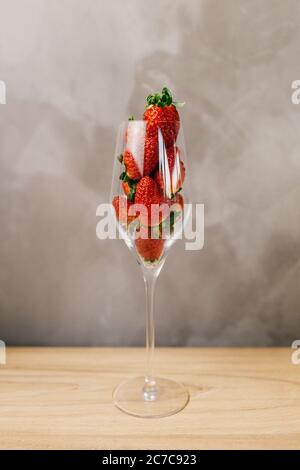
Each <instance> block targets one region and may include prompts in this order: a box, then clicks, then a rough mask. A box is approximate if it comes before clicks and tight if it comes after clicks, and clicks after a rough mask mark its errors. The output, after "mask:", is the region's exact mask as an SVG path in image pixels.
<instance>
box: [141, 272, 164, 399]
mask: <svg viewBox="0 0 300 470" xmlns="http://www.w3.org/2000/svg"><path fill="white" fill-rule="evenodd" d="M143 271H144V273H143V274H144V282H145V288H146V354H147V369H146V376H145V386H144V389H143V394H144V399H145V400H147V401H153V400H155V399H156V398H157V387H156V383H155V379H154V377H153V356H154V346H155V329H154V291H155V284H156V279H157V277H158V274H159V271H160V270H152V269H149V268H148V269H147V268H146V269H144V270H143Z"/></svg>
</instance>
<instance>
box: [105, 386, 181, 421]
mask: <svg viewBox="0 0 300 470" xmlns="http://www.w3.org/2000/svg"><path fill="white" fill-rule="evenodd" d="M151 387H153V390H152V389H151V390H150V392H149V385H146V388H145V377H135V378H134V379H130V380H127V381H126V382H122V383H121V384H120V385H118V386H117V388H116V389H115V390H114V392H113V400H114V403H115V405H116V406H117V408H119V409H120V410H122V411H124V412H125V413H128V414H130V415H133V416H138V417H140V418H162V417H163V416H170V415H173V414H175V413H178V411H180V410H182V409H183V408H184V407H185V406H186V405H187V403H188V401H189V393H188V391H187V390H186V389H185V388H184V387H183V386H182V385H181V384H179V383H177V382H175V381H174V380H170V379H163V378H160V377H158V378H155V387H154V386H153V384H151Z"/></svg>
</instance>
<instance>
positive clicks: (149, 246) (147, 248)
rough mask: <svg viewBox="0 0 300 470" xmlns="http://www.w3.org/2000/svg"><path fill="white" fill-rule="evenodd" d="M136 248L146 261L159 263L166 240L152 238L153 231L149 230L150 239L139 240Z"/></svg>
mask: <svg viewBox="0 0 300 470" xmlns="http://www.w3.org/2000/svg"><path fill="white" fill-rule="evenodd" d="M135 246H136V249H137V252H138V254H139V255H140V256H141V257H142V258H143V259H144V260H145V261H151V262H152V263H153V262H154V261H158V260H159V259H160V257H161V255H162V253H163V250H164V240H162V239H161V238H151V229H150V228H149V233H148V238H145V239H144V238H137V239H136V240H135Z"/></svg>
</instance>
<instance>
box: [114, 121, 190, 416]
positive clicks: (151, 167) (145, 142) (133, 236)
mask: <svg viewBox="0 0 300 470" xmlns="http://www.w3.org/2000/svg"><path fill="white" fill-rule="evenodd" d="M170 129H171V132H170ZM170 136H171V137H170ZM189 189H190V186H189V174H188V165H187V159H186V152H185V146H184V138H183V130H182V127H181V125H180V123H179V121H176V122H172V123H170V122H165V121H164V122H158V123H155V125H151V123H149V122H148V121H135V120H129V121H126V122H123V123H122V124H121V126H120V128H119V133H118V138H117V145H116V158H115V164H114V170H113V181H112V189H111V201H112V206H113V207H114V211H113V213H114V216H115V219H116V221H117V226H118V229H119V232H120V235H121V238H123V239H124V241H125V243H126V245H127V246H128V248H129V249H130V251H131V252H132V253H133V254H134V256H135V258H136V259H137V261H138V263H139V265H140V267H141V270H142V274H143V278H144V283H145V289H146V351H147V364H146V371H145V375H144V376H141V377H136V378H133V379H129V380H127V381H125V382H122V383H121V384H120V385H119V386H118V387H117V388H116V389H115V390H114V393H113V400H114V403H115V405H116V406H117V407H118V408H119V409H121V410H122V411H124V412H126V413H129V414H131V415H134V416H139V417H162V416H168V415H171V414H174V413H176V412H178V411H180V410H182V409H183V408H184V407H185V406H186V404H187V403H188V400H189V394H188V391H187V390H186V389H185V387H184V386H182V385H181V384H179V383H177V382H175V381H174V380H171V379H167V378H162V377H156V375H155V373H154V371H153V354H154V342H155V341H154V310H153V303H154V290H155V284H156V280H157V278H158V275H159V273H160V271H161V269H162V267H163V265H164V262H165V260H166V257H167V255H168V253H169V251H170V248H171V247H172V245H173V244H174V243H175V241H176V240H177V239H178V238H180V237H181V235H182V233H183V229H184V226H185V224H186V222H187V220H188V218H189V216H190V214H189V208H190V205H189V204H188V203H189V202H190V197H189Z"/></svg>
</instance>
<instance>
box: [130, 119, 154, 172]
mask: <svg viewBox="0 0 300 470" xmlns="http://www.w3.org/2000/svg"><path fill="white" fill-rule="evenodd" d="M125 140H126V149H125V152H124V158H123V162H124V165H125V168H126V172H127V175H128V177H129V178H131V179H133V180H137V179H140V178H141V177H142V176H147V175H150V173H152V172H153V170H154V169H155V168H156V166H157V164H158V141H157V139H155V138H154V137H151V136H148V135H147V133H146V132H145V123H144V122H143V121H129V122H128V126H127V130H126V135H125Z"/></svg>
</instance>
